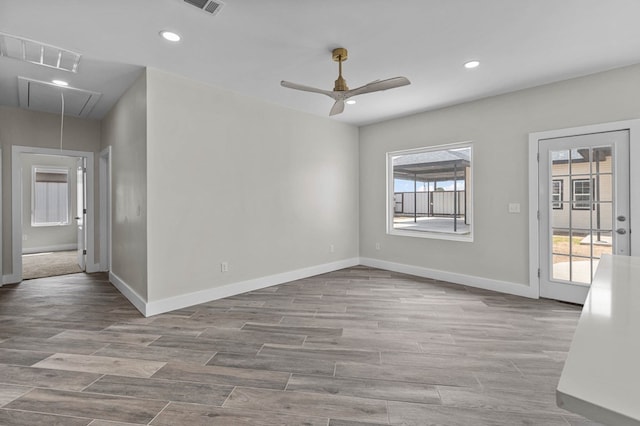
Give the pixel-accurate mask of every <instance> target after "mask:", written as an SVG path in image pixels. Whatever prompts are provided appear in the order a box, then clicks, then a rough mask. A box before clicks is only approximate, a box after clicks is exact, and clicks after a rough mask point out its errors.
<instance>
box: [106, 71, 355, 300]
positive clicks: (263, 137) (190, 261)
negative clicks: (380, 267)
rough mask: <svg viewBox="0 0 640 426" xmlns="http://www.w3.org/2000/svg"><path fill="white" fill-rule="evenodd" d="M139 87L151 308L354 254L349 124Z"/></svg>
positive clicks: (183, 82) (239, 100)
mask: <svg viewBox="0 0 640 426" xmlns="http://www.w3.org/2000/svg"><path fill="white" fill-rule="evenodd" d="M147 84H148V92H147V93H148V130H149V134H148V143H147V167H148V169H147V170H148V175H147V182H148V214H149V216H148V239H149V240H148V259H149V297H148V299H149V301H156V300H160V299H163V298H167V297H171V296H176V295H180V294H184V293H189V292H194V291H198V290H203V289H209V288H214V287H218V286H221V285H224V284H229V283H234V282H240V281H243V280H248V279H253V278H260V277H264V276H268V275H272V274H277V273H283V272H289V271H293V270H296V269H301V268H305V267H312V266H316V265H321V264H325V263H330V262H334V261H338V260H344V259H350V258H354V257H357V256H358V129H357V128H356V127H354V126H349V125H345V124H342V123H338V122H335V121H332V120H329V119H327V118H323V117H316V116H311V115H308V114H304V113H301V112H297V111H293V110H290V109H287V108H283V107H280V106H276V105H273V104H268V103H266V102H262V101H259V100H256V99H252V98H248V97H243V96H239V95H236V94H234V93H231V92H228V91H225V90H221V89H217V88H214V87H210V86H206V85H204V84H201V83H197V82H194V81H191V80H188V79H185V78H181V77H178V76H175V75H171V74H167V73H164V72H160V71H157V70H153V69H149V70H148V81H147ZM114 189H115V188H114ZM332 244H333V245H334V252H331V251H330V245H332ZM222 261H227V262H229V272H226V273H222V272H221V271H220V262H222Z"/></svg>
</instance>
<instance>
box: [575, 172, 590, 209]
mask: <svg viewBox="0 0 640 426" xmlns="http://www.w3.org/2000/svg"><path fill="white" fill-rule="evenodd" d="M585 182H586V183H587V184H588V185H589V192H587V193H584V192H580V193H578V192H576V187H577V186H578V185H577V184H580V186H582V184H584V183H585ZM581 189H583V188H581ZM592 194H593V182H592V180H591V179H590V178H589V177H586V178H575V179H572V180H571V209H572V210H592V208H593V205H592V203H591V195H592ZM585 195H586V196H587V199H586V200H585V199H584V198H583V197H584V196H585ZM578 198H580V199H578ZM585 203H586V204H585Z"/></svg>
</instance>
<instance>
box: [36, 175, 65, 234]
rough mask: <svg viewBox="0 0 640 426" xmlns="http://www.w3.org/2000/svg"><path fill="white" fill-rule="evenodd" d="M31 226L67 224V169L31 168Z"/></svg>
mask: <svg viewBox="0 0 640 426" xmlns="http://www.w3.org/2000/svg"><path fill="white" fill-rule="evenodd" d="M32 176H33V196H32V209H31V225H32V226H62V225H68V224H69V170H68V169H62V168H51V167H49V168H43V167H34V168H33V174H32Z"/></svg>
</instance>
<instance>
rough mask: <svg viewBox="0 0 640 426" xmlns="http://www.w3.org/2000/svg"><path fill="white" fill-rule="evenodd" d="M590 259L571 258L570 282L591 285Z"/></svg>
mask: <svg viewBox="0 0 640 426" xmlns="http://www.w3.org/2000/svg"><path fill="white" fill-rule="evenodd" d="M591 277H592V275H591V258H589V257H576V256H572V257H571V281H572V282H574V283H582V284H591Z"/></svg>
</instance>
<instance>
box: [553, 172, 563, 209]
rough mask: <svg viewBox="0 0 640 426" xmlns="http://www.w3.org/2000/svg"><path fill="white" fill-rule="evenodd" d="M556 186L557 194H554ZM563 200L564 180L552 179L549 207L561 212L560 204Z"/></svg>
mask: <svg viewBox="0 0 640 426" xmlns="http://www.w3.org/2000/svg"><path fill="white" fill-rule="evenodd" d="M556 183H557V184H558V186H557V188H558V192H556V185H555V184H556ZM563 198H564V180H563V179H553V180H552V181H551V202H552V204H551V206H552V208H553V210H563V204H562V202H563V201H564V200H563Z"/></svg>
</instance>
